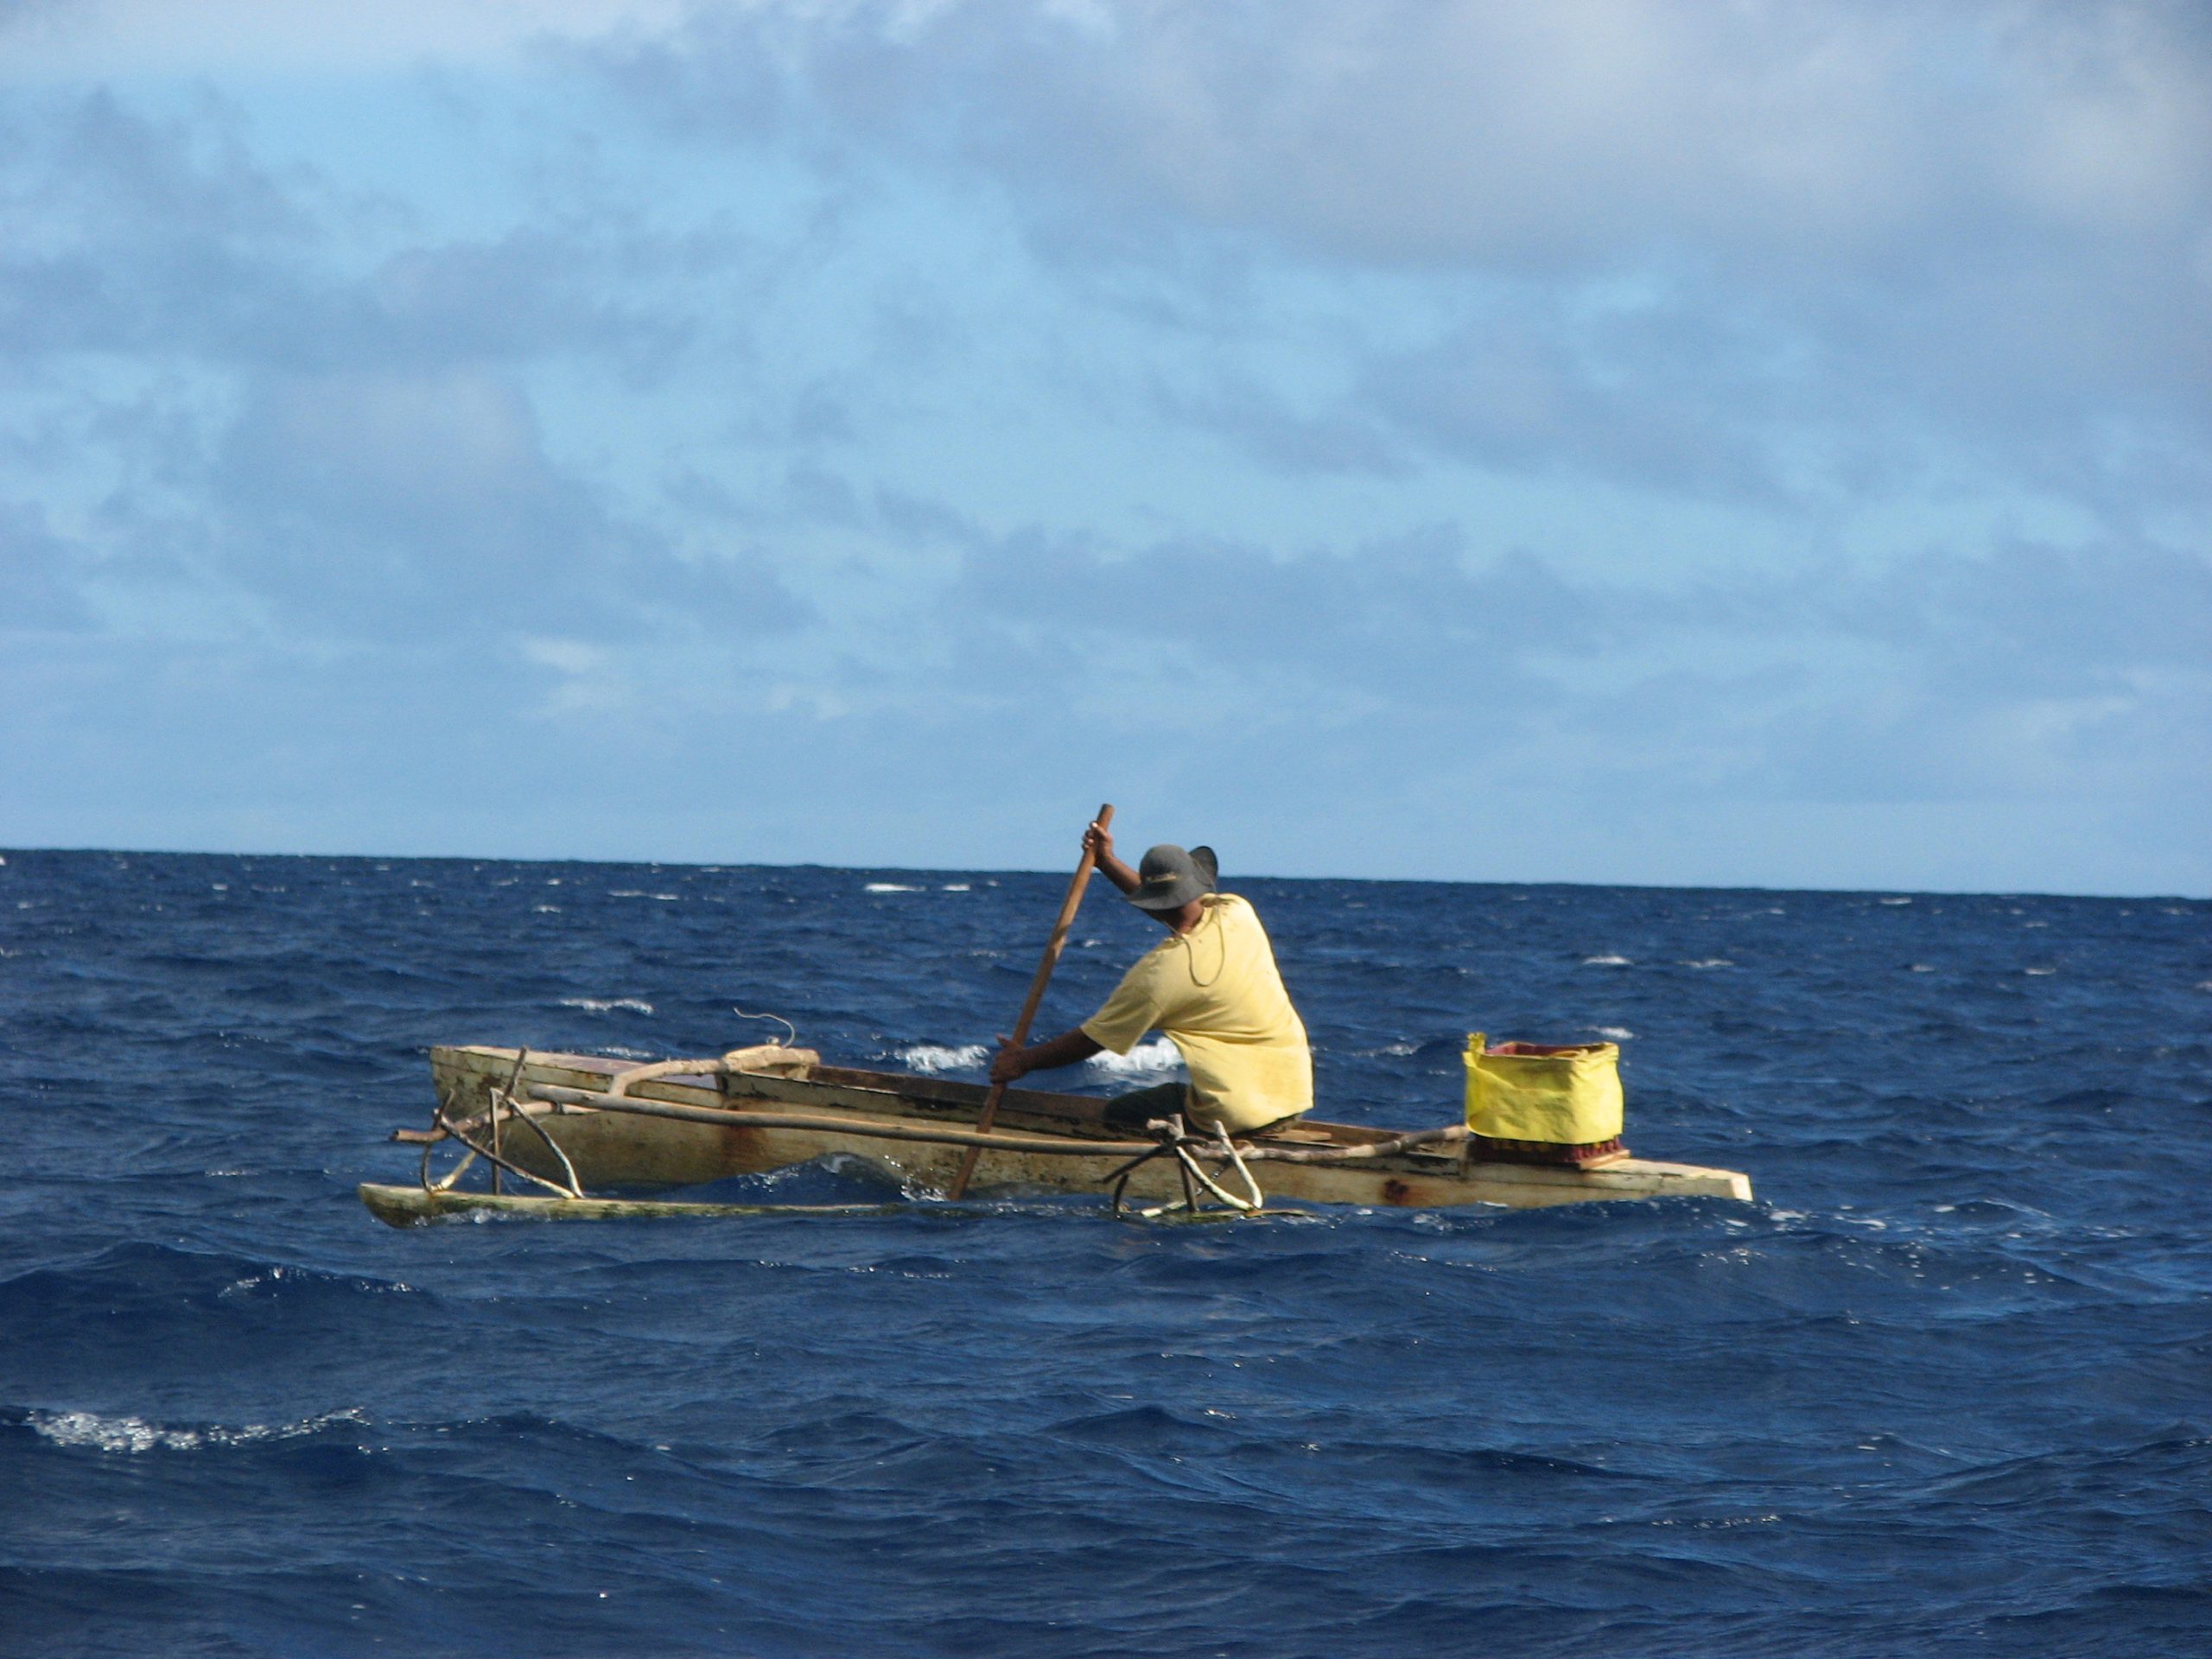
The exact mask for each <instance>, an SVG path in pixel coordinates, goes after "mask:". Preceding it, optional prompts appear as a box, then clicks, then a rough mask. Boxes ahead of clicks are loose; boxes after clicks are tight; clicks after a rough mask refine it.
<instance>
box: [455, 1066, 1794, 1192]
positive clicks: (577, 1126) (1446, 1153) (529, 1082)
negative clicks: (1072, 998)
mask: <svg viewBox="0 0 2212 1659" xmlns="http://www.w3.org/2000/svg"><path fill="white" fill-rule="evenodd" d="M515 1059H516V1051H515V1050H513V1049H512V1048H493V1047H486V1046H466V1047H438V1048H434V1049H433V1050H432V1051H431V1067H432V1072H433V1076H434V1077H435V1081H436V1084H437V1087H438V1092H439V1097H440V1100H441V1101H442V1103H443V1104H444V1107H445V1109H447V1110H448V1112H449V1113H451V1114H452V1115H453V1116H456V1117H467V1116H475V1115H477V1114H478V1113H480V1112H481V1111H483V1110H484V1109H486V1106H487V1105H488V1099H489V1096H488V1090H490V1089H491V1088H492V1087H493V1086H503V1085H504V1084H505V1082H506V1080H507V1077H509V1075H510V1074H511V1073H512V1071H513V1069H514V1065H515ZM629 1069H630V1067H629V1066H628V1065H627V1063H626V1062H624V1061H621V1060H616V1059H611V1058H602V1057H598V1056H591V1055H577V1054H562V1053H550V1052H547V1053H539V1052H532V1053H531V1056H530V1058H529V1060H528V1063H527V1064H526V1065H524V1068H523V1075H522V1080H521V1084H520V1087H519V1089H518V1093H520V1094H521V1095H522V1096H524V1097H528V1096H531V1094H532V1093H533V1091H535V1090H543V1089H545V1088H547V1087H551V1088H554V1089H557V1090H562V1091H563V1092H566V1091H569V1090H575V1091H582V1092H583V1093H587V1094H588V1093H597V1092H603V1091H604V1090H606V1089H607V1084H608V1083H609V1082H610V1081H611V1079H612V1078H613V1077H614V1076H616V1075H617V1074H618V1073H620V1072H621V1071H626V1070H629ZM985 1093H986V1090H983V1089H982V1088H980V1087H978V1086H976V1085H975V1084H962V1083H957V1082H952V1081H949V1080H946V1079H944V1078H937V1077H912V1076H907V1075H904V1074H899V1073H889V1072H880V1071H861V1070H857V1069H853V1068H848V1067H838V1066H828V1065H815V1066H812V1067H810V1068H809V1069H808V1070H807V1072H806V1075H804V1076H789V1077H787V1076H778V1075H774V1074H772V1073H769V1072H762V1071H744V1072H733V1073H731V1074H730V1075H728V1076H727V1077H721V1078H699V1079H696V1080H695V1079H686V1078H683V1077H652V1078H649V1079H644V1080H640V1081H639V1082H637V1083H636V1084H632V1085H631V1086H630V1087H629V1088H628V1089H627V1090H626V1095H627V1096H629V1097H630V1098H632V1099H637V1100H658V1101H663V1102H666V1103H671V1104H674V1105H677V1106H687V1107H696V1108H706V1109H716V1110H715V1112H714V1116H715V1118H717V1119H721V1118H722V1117H723V1115H724V1114H725V1113H729V1114H734V1116H732V1117H730V1118H729V1119H728V1121H727V1122H716V1123H714V1124H709V1123H696V1124H695V1123H690V1122H667V1121H665V1120H661V1119H647V1118H639V1117H635V1116H629V1115H626V1114H624V1115H620V1118H619V1119H618V1115H617V1114H614V1113H612V1112H607V1111H594V1109H592V1108H591V1107H589V1106H588V1105H577V1106H556V1108H555V1109H554V1112H553V1114H552V1115H550V1116H543V1117H541V1118H539V1120H538V1121H539V1122H540V1123H541V1124H542V1125H543V1127H544V1128H546V1129H548V1130H549V1131H550V1133H551V1134H552V1135H554V1136H555V1137H556V1139H557V1140H558V1141H560V1142H561V1145H562V1147H563V1150H564V1151H565V1152H566V1153H567V1154H569V1157H571V1158H572V1159H574V1160H575V1161H576V1164H577V1167H578V1169H579V1171H580V1172H581V1173H582V1178H583V1180H584V1182H585V1185H586V1186H587V1188H588V1189H589V1188H594V1187H603V1186H608V1185H612V1186H617V1187H632V1186H635V1187H677V1186H684V1185H698V1184H702V1183H705V1182H708V1181H714V1180H719V1179H724V1178H726V1177H728V1176H731V1175H734V1174H746V1173H760V1172H762V1171H765V1170H768V1169H774V1168H781V1167H785V1166H789V1165H791V1164H797V1163H804V1162H807V1161H809V1160H813V1159H816V1158H820V1157H823V1156H824V1155H829V1154H843V1155H849V1156H854V1157H857V1158H860V1159H861V1160H866V1161H867V1162H868V1163H869V1164H872V1165H874V1166H878V1167H880V1168H883V1169H885V1170H887V1172H888V1173H890V1174H892V1175H893V1177H894V1178H897V1179H901V1180H904V1181H906V1182H910V1183H912V1184H913V1185H917V1186H922V1187H930V1188H932V1189H934V1190H937V1191H940V1192H941V1191H944V1190H946V1188H947V1187H948V1186H949V1185H950V1180H951V1178H952V1176H953V1175H954V1173H956V1171H957V1164H958V1160H959V1158H960V1157H961V1155H962V1149H961V1148H959V1147H939V1146H924V1145H913V1144H909V1143H905V1142H887V1141H881V1140H863V1139H861V1138H857V1137H855V1136H851V1135H841V1134H838V1133H836V1131H834V1130H829V1129H817V1128H774V1127H768V1126H766V1125H765V1124H764V1125H762V1126H760V1127H753V1126H750V1125H746V1124H745V1123H743V1122H742V1118H743V1114H744V1111H745V1109H746V1107H747V1103H759V1105H760V1107H761V1108H764V1109H766V1110H767V1111H769V1112H777V1111H778V1109H779V1108H788V1109H793V1110H796V1111H799V1112H821V1111H823V1110H824V1109H827V1110H829V1111H833V1112H838V1113H847V1112H849V1113H853V1114H855V1115H859V1116H866V1117H868V1118H871V1119H874V1120H877V1121H879V1122H888V1123H893V1124H910V1125H912V1126H914V1127H915V1128H932V1127H933V1128H950V1129H963V1130H967V1131H969V1133H971V1134H972V1133H973V1131H974V1126H975V1123H976V1116H977V1113H978V1111H979V1109H980V1108H981V1106H982V1100H983V1096H984V1095H985ZM1104 1104H1105V1103H1104V1102H1103V1101H1100V1100H1096V1099H1094V1098H1091V1097H1090V1096H1077V1095H1061V1094H1053V1093H1048V1092H1046V1091H1044V1090H1023V1089H1009V1090H1007V1091H1006V1094H1005V1097H1004V1100H1003V1102H1002V1103H1001V1107H1000V1110H999V1115H998V1131H999V1132H1000V1133H1011V1134H1013V1135H1035V1136H1050V1137H1053V1138H1055V1140H1074V1141H1103V1140H1105V1139H1106V1138H1107V1136H1108V1135H1109V1132H1108V1131H1106V1130H1105V1129H1104V1128H1103V1123H1102V1122H1101V1117H1100V1114H1101V1110H1102V1109H1103V1106H1104ZM610 1120H616V1121H612V1122H610ZM1113 1138H1114V1141H1115V1142H1116V1144H1119V1143H1120V1141H1121V1137H1120V1136H1118V1135H1116V1136H1114V1137H1113ZM1394 1138H1395V1135H1394V1132H1393V1131H1390V1130H1387V1129H1370V1128H1364V1127H1363V1126H1359V1125H1355V1124H1343V1123H1329V1122H1313V1121H1310V1120H1308V1121H1305V1122H1300V1123H1299V1124H1297V1125H1294V1126H1293V1127H1292V1128H1291V1129H1290V1131H1289V1132H1288V1133H1287V1134H1283V1135H1277V1136H1269V1137H1264V1138H1263V1141H1264V1143H1267V1144H1280V1145H1281V1146H1284V1147H1315V1148H1325V1147H1345V1148H1351V1147H1369V1146H1376V1145H1378V1144H1379V1143H1381V1142H1383V1141H1389V1140H1392V1139H1394ZM535 1141H536V1138H535V1137H534V1136H531V1137H522V1136H516V1137H512V1138H511V1139H509V1141H507V1142H506V1147H507V1150H508V1152H509V1154H511V1155H514V1156H516V1157H517V1159H518V1161H520V1162H524V1164H525V1166H528V1167H532V1168H535V1167H537V1165H536V1164H535V1163H534V1162H532V1161H531V1160H533V1159H535V1158H537V1157H542V1156H543V1155H544V1154H543V1149H542V1148H541V1147H537V1146H536V1145H535ZM526 1143H528V1145H529V1149H528V1150H522V1149H523V1148H524V1147H525V1144H526ZM549 1161H550V1160H549ZM1119 1161H1121V1154H1113V1153H1109V1152H1108V1151H1107V1150H1106V1149H1105V1148H1104V1147H1102V1149H1101V1153H1100V1154H1099V1155H1097V1156H1088V1155H1060V1156H1054V1157H1044V1156H1030V1155H1027V1154H1022V1153H1020V1152H1008V1151H1001V1150H998V1149H995V1148H994V1149H990V1150H986V1151H984V1152H983V1153H982V1161H981V1163H980V1165H979V1166H978V1179H982V1180H983V1181H985V1182H987V1183H990V1184H993V1185H1038V1186H1045V1187H1056V1188H1061V1189H1065V1190H1077V1191H1083V1190H1096V1187H1097V1185H1098V1183H1099V1181H1100V1179H1103V1176H1104V1174H1105V1173H1107V1172H1108V1171H1109V1169H1110V1168H1111V1167H1112V1166H1114V1165H1115V1164H1116V1163H1117V1162H1119ZM1267 1168H1268V1172H1269V1173H1268V1176H1267V1178H1266V1185H1267V1189H1268V1194H1269V1196H1270V1197H1271V1198H1283V1199H1286V1200H1291V1201H1304V1202H1313V1203H1322V1204H1355V1205H1389V1206H1392V1207H1411V1208H1431V1207H1442V1206H1447V1205H1464V1204H1471V1203H1491V1204H1503V1205H1513V1206H1516V1207H1528V1206H1532V1205H1552V1204H1572V1203H1580V1202H1586V1201H1589V1200H1592V1199H1601V1198H1649V1197H1663V1196H1670V1195H1682V1196H1705V1197H1720V1198H1738V1199H1748V1198H1750V1197H1751V1183H1750V1181H1749V1179H1748V1178H1746V1177H1745V1176H1744V1175H1742V1174H1740V1173H1737V1172H1735V1171H1732V1170H1719V1169H1707V1168H1702V1167H1700V1166H1694V1165H1688V1164H1670V1163H1660V1162H1656V1161H1652V1160H1643V1159H1634V1158H1630V1159H1624V1160H1620V1161H1619V1162H1618V1163H1614V1164H1611V1165H1608V1166H1603V1167H1599V1168H1595V1169H1584V1170H1574V1169H1559V1168H1545V1167H1541V1166H1532V1165H1510V1164H1496V1163H1485V1162H1469V1161H1467V1160H1465V1159H1463V1158H1462V1157H1461V1156H1460V1154H1459V1152H1458V1151H1457V1150H1451V1149H1447V1150H1443V1151H1432V1150H1429V1149H1427V1148H1422V1147H1414V1148H1411V1149H1408V1150H1405V1151H1394V1152H1391V1153H1388V1154H1383V1155H1382V1156H1379V1157H1375V1158H1371V1159H1367V1160H1361V1161H1359V1162H1357V1163H1356V1164H1349V1165H1344V1164H1324V1165H1292V1164H1269V1165H1268V1166H1267ZM1178 1190H1179V1183H1178V1178H1177V1176H1176V1174H1175V1173H1174V1171H1173V1166H1172V1164H1171V1163H1169V1162H1168V1161H1167V1160H1160V1162H1157V1163H1155V1164H1154V1165H1151V1166H1147V1167H1146V1168H1144V1169H1141V1170H1140V1171H1139V1172H1138V1173H1137V1175H1136V1177H1135V1178H1134V1179H1132V1181H1131V1184H1130V1188H1129V1191H1130V1194H1131V1196H1132V1197H1133V1198H1143V1199H1157V1198H1172V1197H1173V1196H1175V1195H1176V1193H1177V1192H1178Z"/></svg>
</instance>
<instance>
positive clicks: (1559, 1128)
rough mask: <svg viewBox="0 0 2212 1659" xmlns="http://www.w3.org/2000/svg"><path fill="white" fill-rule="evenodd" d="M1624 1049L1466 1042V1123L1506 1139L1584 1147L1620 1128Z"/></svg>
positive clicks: (1471, 1039)
mask: <svg viewBox="0 0 2212 1659" xmlns="http://www.w3.org/2000/svg"><path fill="white" fill-rule="evenodd" d="M1620 1058H1621V1051H1620V1046H1619V1045H1618V1044H1617V1043H1584V1044H1580V1045H1579V1046H1573V1047H1568V1048H1553V1047H1547V1046H1543V1045H1541V1044H1537V1043H1501V1044H1499V1045H1498V1046H1497V1047H1496V1048H1485V1047H1484V1043H1483V1034H1482V1033H1480V1032H1477V1033H1474V1034H1473V1035H1472V1036H1471V1037H1469V1038H1468V1039H1467V1127H1468V1128H1470V1129H1471V1130H1473V1131H1474V1132H1475V1133H1476V1134H1477V1135H1488V1136H1490V1137H1491V1138H1492V1139H1495V1140H1500V1141H1550V1142H1552V1143H1554V1144H1557V1145H1563V1146H1586V1145H1588V1144H1590V1143H1592V1142H1593V1141H1611V1140H1612V1139H1613V1138H1614V1137H1615V1136H1617V1135H1619V1134H1620V1132H1621V1074H1620Z"/></svg>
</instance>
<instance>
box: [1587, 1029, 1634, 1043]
mask: <svg viewBox="0 0 2212 1659" xmlns="http://www.w3.org/2000/svg"><path fill="white" fill-rule="evenodd" d="M1591 1029H1592V1031H1594V1032H1596V1033H1598V1034H1599V1036H1600V1037H1603V1038H1604V1039H1605V1040H1606V1041H1607V1042H1611V1043H1624V1042H1626V1041H1628V1039H1630V1038H1631V1037H1633V1036H1635V1035H1636V1033H1634V1032H1632V1031H1630V1029H1629V1028H1628V1027H1626V1026H1592V1027H1591Z"/></svg>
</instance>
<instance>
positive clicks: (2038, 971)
mask: <svg viewBox="0 0 2212 1659" xmlns="http://www.w3.org/2000/svg"><path fill="white" fill-rule="evenodd" d="M2020 971H2021V972H2022V973H2024V974H2025V975H2026V976H2028V977H2029V978H2030V979H2048V978H2050V976H2052V975H2053V974H2055V973H2056V972H2057V971H2058V969H2056V968H2023V969H2020Z"/></svg>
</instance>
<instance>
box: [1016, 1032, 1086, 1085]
mask: <svg viewBox="0 0 2212 1659" xmlns="http://www.w3.org/2000/svg"><path fill="white" fill-rule="evenodd" d="M1002 1040H1003V1039H1002ZM1096 1052H1098V1045H1097V1044H1096V1043H1094V1042H1092V1041H1091V1040H1090V1038H1088V1037H1086V1036H1084V1034H1083V1027H1080V1026H1078V1027H1076V1028H1075V1029H1074V1030H1073V1031H1068V1032H1063V1033H1060V1034H1059V1035H1058V1037H1055V1038H1053V1039H1052V1041H1050V1042H1049V1043H1039V1044H1038V1045H1037V1046H1036V1047H1034V1048H1016V1047H1015V1046H1014V1045H1013V1043H1012V1042H1010V1041H1009V1042H1007V1044H1006V1046H1005V1047H1003V1048H1001V1049H1000V1050H999V1053H998V1058H996V1059H995V1060H993V1061H992V1062H991V1081H992V1082H993V1083H1001V1084H1004V1083H1012V1082H1013V1081H1014V1079H1015V1078H1017V1077H1027V1076H1028V1075H1029V1074H1030V1073H1031V1072H1032V1071H1052V1069H1053V1068H1054V1067H1055V1066H1062V1065H1074V1064H1075V1063H1076V1062H1077V1060H1087V1059H1089V1058H1090V1057H1091V1056H1092V1055H1094V1054H1096Z"/></svg>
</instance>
